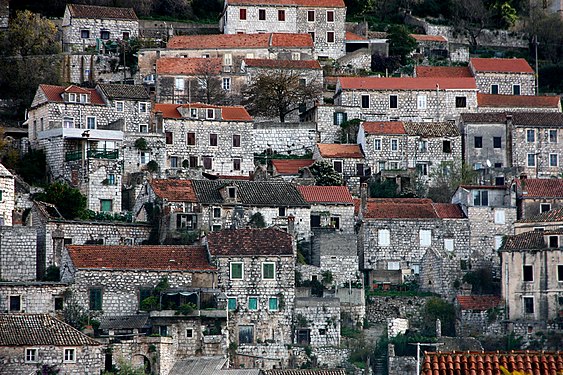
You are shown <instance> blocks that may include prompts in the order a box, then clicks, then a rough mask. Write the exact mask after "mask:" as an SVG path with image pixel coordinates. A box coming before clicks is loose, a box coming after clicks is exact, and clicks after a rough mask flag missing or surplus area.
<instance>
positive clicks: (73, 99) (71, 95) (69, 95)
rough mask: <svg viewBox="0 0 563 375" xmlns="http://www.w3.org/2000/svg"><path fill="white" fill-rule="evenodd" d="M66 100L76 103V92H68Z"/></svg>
mask: <svg viewBox="0 0 563 375" xmlns="http://www.w3.org/2000/svg"><path fill="white" fill-rule="evenodd" d="M68 101H69V102H71V103H76V94H75V93H73V92H71V93H70V94H68Z"/></svg>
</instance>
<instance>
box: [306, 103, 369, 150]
mask: <svg viewBox="0 0 563 375" xmlns="http://www.w3.org/2000/svg"><path fill="white" fill-rule="evenodd" d="M300 117H301V121H311V122H313V123H315V124H316V128H317V132H318V134H319V139H320V142H321V143H339V142H349V141H350V139H348V138H346V139H343V136H342V132H341V129H342V128H341V126H340V125H342V123H344V122H345V121H350V120H353V119H360V118H363V114H362V109H361V108H359V107H355V106H341V105H331V104H317V105H316V106H314V107H313V108H311V109H309V110H308V111H306V112H304V113H302V114H301V115H300Z"/></svg>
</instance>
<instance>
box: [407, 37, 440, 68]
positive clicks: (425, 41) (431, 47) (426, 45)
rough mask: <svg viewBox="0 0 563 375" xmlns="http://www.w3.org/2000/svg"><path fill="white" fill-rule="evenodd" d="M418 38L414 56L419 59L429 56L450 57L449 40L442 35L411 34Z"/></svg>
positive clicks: (415, 38)
mask: <svg viewBox="0 0 563 375" xmlns="http://www.w3.org/2000/svg"><path fill="white" fill-rule="evenodd" d="M410 36H411V37H412V38H414V40H416V43H417V47H416V49H415V51H414V52H413V53H412V56H413V57H415V58H416V59H417V60H419V61H423V60H425V59H428V58H442V59H447V58H448V57H449V48H448V40H447V39H446V38H444V37H443V36H441V35H425V34H410Z"/></svg>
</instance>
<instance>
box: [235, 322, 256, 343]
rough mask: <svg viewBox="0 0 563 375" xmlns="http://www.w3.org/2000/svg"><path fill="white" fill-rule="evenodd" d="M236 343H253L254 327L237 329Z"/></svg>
mask: <svg viewBox="0 0 563 375" xmlns="http://www.w3.org/2000/svg"><path fill="white" fill-rule="evenodd" d="M238 343H239V345H240V344H252V343H254V326H239V327H238Z"/></svg>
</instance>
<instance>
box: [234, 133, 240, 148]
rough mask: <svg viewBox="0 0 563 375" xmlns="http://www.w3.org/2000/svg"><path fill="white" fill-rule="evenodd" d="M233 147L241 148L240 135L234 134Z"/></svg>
mask: <svg viewBox="0 0 563 375" xmlns="http://www.w3.org/2000/svg"><path fill="white" fill-rule="evenodd" d="M233 147H240V134H233Z"/></svg>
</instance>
